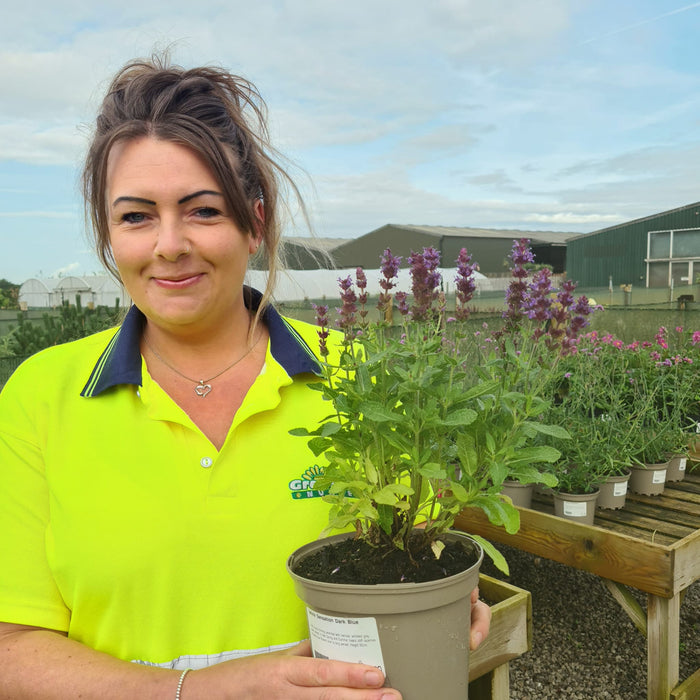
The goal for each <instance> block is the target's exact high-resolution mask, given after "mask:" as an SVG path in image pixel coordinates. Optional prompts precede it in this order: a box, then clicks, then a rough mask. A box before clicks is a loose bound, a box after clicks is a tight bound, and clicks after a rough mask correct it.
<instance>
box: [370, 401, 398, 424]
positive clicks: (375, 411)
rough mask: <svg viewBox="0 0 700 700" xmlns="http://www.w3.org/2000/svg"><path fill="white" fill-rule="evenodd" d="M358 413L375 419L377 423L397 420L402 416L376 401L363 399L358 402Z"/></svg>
mask: <svg viewBox="0 0 700 700" xmlns="http://www.w3.org/2000/svg"><path fill="white" fill-rule="evenodd" d="M360 413H362V415H363V416H365V418H367V419H369V420H372V421H376V422H377V423H382V422H388V421H398V420H400V419H401V418H402V416H401V414H399V413H394V412H393V411H390V410H389V409H388V408H387V407H386V406H384V405H383V404H381V403H379V402H378V401H363V402H362V403H361V404H360Z"/></svg>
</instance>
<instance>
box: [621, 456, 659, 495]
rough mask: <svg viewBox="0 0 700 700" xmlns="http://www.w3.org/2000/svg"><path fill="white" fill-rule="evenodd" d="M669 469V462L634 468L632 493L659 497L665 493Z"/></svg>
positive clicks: (631, 485)
mask: <svg viewBox="0 0 700 700" xmlns="http://www.w3.org/2000/svg"><path fill="white" fill-rule="evenodd" d="M667 468H668V462H660V463H659V464H646V465H645V466H643V467H642V466H639V467H636V466H634V467H632V475H631V476H630V491H632V493H639V494H643V495H646V496H658V495H659V494H661V493H663V491H664V485H665V483H666V470H667Z"/></svg>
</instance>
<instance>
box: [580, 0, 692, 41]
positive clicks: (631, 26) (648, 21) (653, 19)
mask: <svg viewBox="0 0 700 700" xmlns="http://www.w3.org/2000/svg"><path fill="white" fill-rule="evenodd" d="M694 7H700V2H694V3H693V4H692V5H685V6H684V7H679V8H678V9H677V10H671V11H670V12H664V14H662V15H657V16H656V17H650V18H649V19H643V20H641V21H639V22H634V24H628V25H627V26H626V27H620V29H614V30H613V31H612V32H607V33H606V34H600V35H599V36H594V37H593V38H592V39H586V41H582V42H581V43H580V44H579V46H583V45H584V44H591V43H593V42H594V41H598V40H599V39H605V38H606V37H609V36H614V35H615V34H621V33H622V32H626V31H629V30H630V29H635V28H636V27H641V26H642V25H644V24H651V23H652V22H656V21H657V20H660V19H663V18H664V17H670V16H671V15H677V14H679V13H680V12H685V11H686V10H692V9H693V8H694Z"/></svg>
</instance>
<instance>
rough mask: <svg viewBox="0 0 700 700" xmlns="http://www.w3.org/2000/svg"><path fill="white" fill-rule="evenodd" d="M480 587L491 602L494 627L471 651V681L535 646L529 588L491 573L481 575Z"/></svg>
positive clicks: (492, 624) (492, 626) (492, 625)
mask: <svg viewBox="0 0 700 700" xmlns="http://www.w3.org/2000/svg"><path fill="white" fill-rule="evenodd" d="M479 590H480V592H481V594H482V595H483V597H484V598H486V599H488V601H489V603H490V604H491V627H490V629H489V634H488V636H487V637H486V639H485V640H484V641H483V642H482V643H481V644H480V645H479V648H478V649H476V650H475V651H472V652H470V654H469V680H470V681H472V680H474V679H475V678H478V677H479V676H482V675H484V674H486V673H489V672H490V671H493V670H494V669H495V668H497V667H498V666H500V665H501V664H504V663H507V662H508V661H510V660H511V659H515V658H517V657H518V656H520V655H522V654H524V653H525V652H526V651H528V650H529V649H530V648H531V647H532V601H531V596H530V593H529V592H528V591H524V590H523V589H522V588H517V587H516V586H513V585H511V584H509V583H506V582H504V581H499V580H497V579H495V578H492V577H491V576H486V575H485V574H481V575H480V576H479Z"/></svg>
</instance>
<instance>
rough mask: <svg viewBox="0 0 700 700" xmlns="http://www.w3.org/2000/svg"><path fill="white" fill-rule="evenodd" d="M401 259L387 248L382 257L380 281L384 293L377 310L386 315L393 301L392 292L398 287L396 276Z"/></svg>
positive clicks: (380, 296) (380, 295) (381, 293)
mask: <svg viewBox="0 0 700 700" xmlns="http://www.w3.org/2000/svg"><path fill="white" fill-rule="evenodd" d="M400 264H401V258H400V257H395V256H393V255H392V254H391V250H389V248H387V249H386V250H385V251H384V255H382V262H381V271H382V278H381V279H380V280H379V286H380V287H381V288H382V291H381V292H380V294H379V303H378V304H377V308H378V309H379V310H380V311H381V312H382V313H384V312H385V311H386V310H387V309H388V308H389V303H390V301H391V294H390V292H391V290H392V289H393V288H394V287H395V286H396V276H397V275H398V273H399V265H400Z"/></svg>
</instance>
